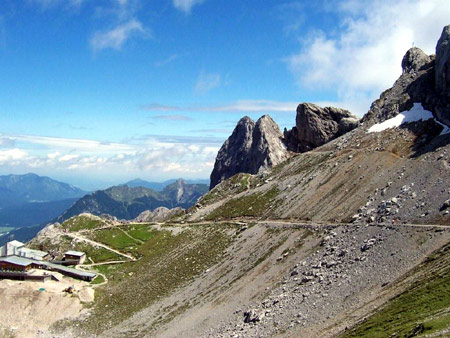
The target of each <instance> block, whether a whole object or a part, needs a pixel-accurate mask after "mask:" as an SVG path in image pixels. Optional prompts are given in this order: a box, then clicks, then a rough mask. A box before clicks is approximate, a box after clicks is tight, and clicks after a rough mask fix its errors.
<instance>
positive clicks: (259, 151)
mask: <svg viewBox="0 0 450 338" xmlns="http://www.w3.org/2000/svg"><path fill="white" fill-rule="evenodd" d="M282 137H283V135H282V134H281V131H280V129H279V127H278V125H277V124H276V123H275V122H274V121H273V120H272V118H271V117H270V116H269V115H264V116H263V117H261V118H260V119H258V121H257V122H256V123H255V122H254V121H253V120H252V119H251V118H249V117H248V116H245V117H243V118H242V119H240V120H239V122H238V124H237V125H236V127H235V129H234V131H233V133H232V134H231V136H230V137H229V138H228V140H226V141H225V143H224V144H223V145H222V147H221V148H220V150H219V153H218V154H217V157H216V162H215V164H214V169H213V171H212V173H211V185H210V189H212V188H214V187H215V186H216V185H217V184H218V183H220V182H221V181H223V180H225V179H227V178H230V177H231V176H233V175H235V174H237V173H241V172H245V173H250V174H256V173H258V172H259V171H261V170H264V169H267V168H269V167H271V166H274V165H277V164H278V163H280V162H282V161H284V160H285V159H286V158H288V157H289V152H288V151H287V149H286V147H285V146H284V144H283V141H282Z"/></svg>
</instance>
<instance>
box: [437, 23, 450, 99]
mask: <svg viewBox="0 0 450 338" xmlns="http://www.w3.org/2000/svg"><path fill="white" fill-rule="evenodd" d="M435 63H436V65H435V74H434V76H435V81H436V90H437V92H438V93H439V94H440V95H442V96H444V97H447V98H450V25H449V26H446V27H444V30H443V31H442V35H441V38H440V39H439V41H438V43H437V46H436V62H435Z"/></svg>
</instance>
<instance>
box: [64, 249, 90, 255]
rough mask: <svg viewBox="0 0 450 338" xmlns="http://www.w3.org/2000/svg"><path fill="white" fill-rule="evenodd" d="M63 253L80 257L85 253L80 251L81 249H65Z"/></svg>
mask: <svg viewBox="0 0 450 338" xmlns="http://www.w3.org/2000/svg"><path fill="white" fill-rule="evenodd" d="M64 255H69V256H78V257H81V256H84V255H85V253H84V252H81V251H73V250H69V251H66V252H65V253H64Z"/></svg>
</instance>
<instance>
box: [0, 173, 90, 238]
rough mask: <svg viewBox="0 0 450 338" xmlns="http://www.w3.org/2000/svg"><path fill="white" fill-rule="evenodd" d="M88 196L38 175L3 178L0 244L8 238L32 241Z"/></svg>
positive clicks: (7, 176)
mask: <svg viewBox="0 0 450 338" xmlns="http://www.w3.org/2000/svg"><path fill="white" fill-rule="evenodd" d="M86 193H87V192H86V191H83V190H81V189H79V188H77V187H74V186H72V185H70V184H67V183H63V182H59V181H56V180H53V179H51V178H49V177H43V176H39V175H36V174H26V175H3V176H0V245H1V244H2V243H3V242H5V241H6V240H7V239H8V238H15V239H19V240H24V241H26V240H29V239H30V238H32V237H33V236H34V235H35V234H36V233H37V231H39V230H40V229H41V228H42V227H43V226H44V225H45V224H47V223H48V222H50V221H52V220H54V219H55V218H56V217H58V216H59V215H61V213H62V212H64V211H65V210H67V209H68V208H70V207H71V206H72V205H73V204H74V203H75V201H77V200H78V199H79V198H80V197H82V196H84V195H85V194H86ZM6 228H8V234H7V235H5V234H4V233H5V231H6V230H5V229H6ZM2 234H3V235H2Z"/></svg>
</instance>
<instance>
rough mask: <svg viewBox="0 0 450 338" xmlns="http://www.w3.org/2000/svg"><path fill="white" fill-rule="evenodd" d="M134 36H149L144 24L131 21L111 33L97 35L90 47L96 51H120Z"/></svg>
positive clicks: (98, 33)
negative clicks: (109, 49) (108, 49)
mask: <svg viewBox="0 0 450 338" xmlns="http://www.w3.org/2000/svg"><path fill="white" fill-rule="evenodd" d="M132 35H148V32H147V30H146V29H145V28H144V26H143V25H142V23H141V22H140V21H138V20H136V19H131V20H129V21H128V22H126V23H123V24H120V25H118V26H117V27H115V28H114V29H111V30H109V31H105V32H97V33H95V34H94V36H93V37H92V38H91V40H90V45H91V47H92V49H94V50H95V51H99V50H102V49H106V48H112V49H116V50H119V49H120V48H121V47H122V45H123V44H124V43H125V42H126V41H127V40H128V39H129V38H130V37H131V36H132Z"/></svg>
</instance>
